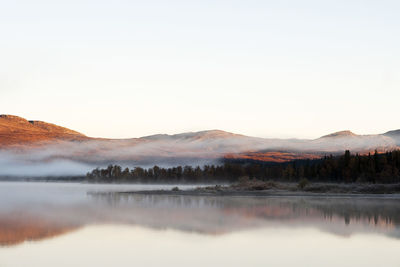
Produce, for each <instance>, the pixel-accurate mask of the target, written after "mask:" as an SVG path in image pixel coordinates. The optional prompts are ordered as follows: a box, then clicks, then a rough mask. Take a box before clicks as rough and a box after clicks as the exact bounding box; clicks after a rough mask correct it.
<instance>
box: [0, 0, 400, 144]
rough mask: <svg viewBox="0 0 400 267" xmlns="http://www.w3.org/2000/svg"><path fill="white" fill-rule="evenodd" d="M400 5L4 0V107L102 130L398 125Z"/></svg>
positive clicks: (307, 132) (265, 133) (291, 133)
mask: <svg viewBox="0 0 400 267" xmlns="http://www.w3.org/2000/svg"><path fill="white" fill-rule="evenodd" d="M399 13H400V2H399V1H389V0H381V1H372V0H364V1H361V0H358V1H355V0H337V1H321V0H303V1H298V0H282V1H267V0H263V1H261V0H260V1H259V0H247V1H235V0H232V1H225V0H219V1H215V0H214V1H209V0H202V1H188V0H186V1H176V0H170V1H162V0H147V1H134V0H129V1H128V0H126V1H124V0H113V1H104V0H96V1H94V0H79V1H77V0H69V1H54V0H51V1H44V0H36V1H30V0H29V1H28V0H26V1H20V0H15V1H5V0H0V113H2V114H13V115H19V116H22V117H25V118H27V119H32V120H42V121H47V122H51V123H56V124H59V125H62V126H65V127H68V128H71V129H74V130H77V131H80V132H82V133H84V134H86V135H89V136H93V137H110V138H126V137H140V136H145V135H151V134H156V133H168V134H173V133H180V132H187V131H200V130H207V129H221V130H226V131H230V132H235V133H241V134H246V135H252V136H260V137H280V138H291V137H296V138H316V137H319V136H321V135H324V134H328V133H331V132H335V131H340V130H352V131H353V132H355V133H359V134H367V133H371V134H373V133H382V132H386V131H388V130H393V129H399V128H400V121H399V119H398V117H399V116H398V115H399V109H398V105H399V99H400V49H399V47H400V34H399V32H400V16H399V15H398V14H399Z"/></svg>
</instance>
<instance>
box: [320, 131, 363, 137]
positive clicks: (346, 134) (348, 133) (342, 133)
mask: <svg viewBox="0 0 400 267" xmlns="http://www.w3.org/2000/svg"><path fill="white" fill-rule="evenodd" d="M349 136H358V135H357V134H355V133H353V132H351V131H348V130H347V131H340V132H336V133H332V134H328V135H324V136H322V137H321V138H331V137H349Z"/></svg>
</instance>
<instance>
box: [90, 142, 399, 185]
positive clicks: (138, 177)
mask: <svg viewBox="0 0 400 267" xmlns="http://www.w3.org/2000/svg"><path fill="white" fill-rule="evenodd" d="M399 170H400V151H398V150H396V151H392V152H387V153H383V154H379V153H378V152H376V151H375V153H374V154H368V155H359V154H355V155H352V154H351V153H350V151H348V150H347V151H346V152H345V153H344V155H342V156H332V155H330V156H325V157H323V158H321V159H314V160H295V161H291V162H288V163H260V162H249V161H235V160H225V162H224V163H223V164H222V165H217V166H216V165H205V166H203V167H200V166H197V167H192V166H183V167H182V166H177V167H173V168H161V167H158V166H154V167H152V168H147V169H145V168H141V167H135V168H133V169H129V168H125V169H122V168H121V166H118V165H110V166H108V167H107V168H105V169H99V168H97V169H94V170H93V171H91V172H90V173H88V174H87V179H88V181H90V182H132V183H136V182H138V183H165V182H169V183H208V182H214V181H219V182H235V181H237V180H238V179H239V177H242V176H248V177H249V178H256V179H259V180H277V181H288V182H297V181H299V180H301V179H302V178H307V179H308V180H310V181H314V182H340V183H342V182H344V183H353V182H360V183H400V171H399Z"/></svg>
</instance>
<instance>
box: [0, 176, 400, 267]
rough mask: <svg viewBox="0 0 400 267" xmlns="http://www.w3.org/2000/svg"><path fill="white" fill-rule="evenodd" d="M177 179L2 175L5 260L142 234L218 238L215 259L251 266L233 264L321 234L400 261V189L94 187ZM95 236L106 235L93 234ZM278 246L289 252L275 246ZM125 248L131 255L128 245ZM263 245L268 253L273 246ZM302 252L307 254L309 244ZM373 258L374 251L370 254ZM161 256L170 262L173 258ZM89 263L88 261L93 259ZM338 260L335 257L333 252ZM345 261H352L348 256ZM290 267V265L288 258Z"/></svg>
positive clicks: (200, 240)
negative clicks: (105, 181) (169, 192)
mask: <svg viewBox="0 0 400 267" xmlns="http://www.w3.org/2000/svg"><path fill="white" fill-rule="evenodd" d="M127 187H129V188H127ZM169 187H171V186H165V187H162V186H147V188H143V186H140V188H139V186H137V185H129V186H124V185H118V186H111V185H87V184H86V185H82V184H64V183H52V184H50V183H47V184H46V183H0V245H2V246H3V247H2V248H1V247H0V266H19V265H23V262H21V261H20V259H18V260H17V258H15V257H13V256H12V255H14V254H13V253H17V252H18V251H19V252H20V253H24V254H29V253H33V254H32V258H29V260H30V261H31V264H30V266H32V263H35V259H36V258H35V254H34V251H35V250H36V249H38V247H41V248H42V247H43V248H42V249H48V250H51V251H53V253H54V255H56V254H57V253H58V252H57V251H54V250H55V249H56V248H57V246H59V247H60V248H59V249H68V250H70V249H72V248H73V247H80V246H81V245H82V244H85V243H87V242H89V243H91V242H92V243H91V245H92V246H93V245H96V246H98V245H99V244H103V245H105V244H104V242H114V243H113V245H112V246H111V248H110V249H112V247H115V249H117V248H118V249H119V250H122V251H125V250H126V248H124V245H129V246H132V247H135V246H137V243H136V242H138V241H139V240H140V242H148V244H149V246H157V245H156V244H158V243H160V242H161V243H162V242H165V244H169V243H170V244H171V245H172V244H175V245H176V246H178V247H179V248H181V249H182V250H184V251H185V252H186V253H187V254H191V253H195V251H194V250H196V249H203V250H207V248H206V247H202V245H205V244H207V245H208V246H211V247H212V246H215V250H212V251H210V253H218V255H219V256H215V255H214V256H213V257H212V258H213V260H214V261H215V262H213V264H215V266H218V265H216V263H217V262H218V259H219V260H221V262H220V264H227V262H229V259H222V258H223V257H225V258H226V257H228V254H229V255H230V256H229V257H233V258H235V257H239V258H240V257H241V259H242V260H243V261H245V262H242V265H239V263H240V261H233V262H231V263H230V264H233V265H236V266H243V264H244V265H247V266H256V265H257V264H260V266H263V264H264V265H265V264H266V263H270V264H271V263H273V260H278V259H272V258H265V257H264V258H263V257H259V255H258V254H257V255H253V252H255V251H258V250H260V245H261V244H262V245H263V246H264V247H265V248H267V247H268V248H269V249H272V250H275V254H274V256H275V257H276V256H277V255H279V254H280V253H281V254H282V253H284V252H285V251H284V250H286V249H289V248H290V246H291V245H290V244H288V243H285V242H291V241H290V240H293V241H294V240H297V241H296V242H298V243H299V244H300V243H304V245H307V246H313V245H315V244H314V243H315V242H316V241H315V240H320V241H318V242H323V243H321V244H320V246H322V247H318V246H316V249H318V248H319V250H321V249H323V248H324V246H326V249H328V248H330V249H332V250H333V251H337V250H338V251H340V249H342V248H344V247H347V248H348V249H349V250H353V251H354V256H353V257H354V259H353V260H350V259H349V261H348V263H349V264H350V263H360V262H362V261H361V259H358V258H356V256H355V255H356V254H357V253H356V252H357V249H359V248H358V247H357V246H358V245H359V246H361V247H362V246H364V248H365V249H366V250H367V249H368V246H369V245H371V246H372V247H375V256H376V257H377V259H376V260H378V259H379V260H380V261H381V262H382V263H386V266H400V260H397V258H396V257H394V258H390V257H391V256H393V255H392V254H391V251H392V249H393V250H394V249H400V239H399V238H400V199H399V198H397V197H386V198H315V197H285V198H283V197H270V198H264V197H205V196H193V197H190V196H162V195H137V194H117V193H101V194H97V193H94V194H93V193H92V192H110V191H113V192H116V191H120V190H121V189H124V190H133V189H150V188H153V189H156V188H169ZM93 236H95V239H96V240H97V242H99V243H96V242H94V239H93ZM117 237H119V238H120V239H118V238H117ZM124 237H126V238H127V240H125V239H124ZM115 238H117V239H115ZM121 238H122V239H121ZM109 239H111V241H110V240H109ZM231 239H232V240H231ZM144 240H145V241H144ZM24 241H35V242H24ZM93 242H94V243H93ZM125 242H128V243H129V244H125ZM232 242H239V243H240V244H233V243H232ZM271 242H274V244H275V245H274V244H271ZM325 242H328V243H329V244H328V243H325ZM335 242H336V243H335ZM357 242H360V243H357ZM356 243H357V244H358V245H357V246H356V245H355V244H356ZM108 245H109V244H108V243H107V246H108ZM336 246H337V247H336ZM382 246H384V247H382ZM230 247H232V248H231V250H232V251H235V249H236V250H240V247H242V250H241V253H242V254H240V255H236V254H230V252H229V251H226V250H228V248H230ZM372 247H371V249H372ZM279 248H280V249H281V250H282V251H276V250H279ZM297 248H298V247H297ZM103 249H105V248H103ZM136 249H137V250H141V251H142V253H144V254H146V253H147V254H148V255H152V254H153V251H152V249H150V248H149V247H148V248H147V250H146V249H145V248H143V247H140V248H136ZM159 249H161V248H159ZM293 249H294V248H293ZM298 249H300V248H298ZM302 249H306V248H302ZM164 250H166V251H167V252H168V251H169V252H170V254H169V256H168V253H167V255H165V257H167V258H169V259H170V260H173V258H174V257H173V255H175V254H174V252H172V251H170V250H169V248H168V246H167V247H165V248H163V251H164ZM381 250H382V251H381ZM166 251H164V252H166ZM263 251H264V250H263ZM399 251H400V250H399ZM126 252H127V253H128V254H129V251H126ZM164 252H161V251H157V253H164ZM289 252H290V253H295V252H293V251H289ZM320 252H321V251H320ZM365 252H366V251H365ZM76 253H78V252H76ZM113 253H115V252H113ZM197 253H200V252H199V251H197ZM227 253H228V254H227ZM238 253H240V251H238ZM260 253H261V255H264V254H265V251H264V252H261V251H260ZM263 253H264V254H263ZM302 253H305V254H307V251H303V252H302ZM343 253H345V251H343ZM377 253H378V254H379V253H381V255H380V254H379V255H378V254H377ZM200 254H201V256H202V257H205V259H203V260H206V259H207V258H208V257H207V255H204V253H200ZM200 254H199V255H200ZM225 254H226V255H225ZM87 255H90V253H89V252H88V254H87ZM194 255H195V254H194ZM125 256H126V255H125V254H123V253H122V255H119V257H121V258H124V257H125ZM175 256H176V255H175ZM270 256H271V255H270ZM394 256H395V255H394ZM3 257H4V258H7V257H8V258H7V259H8V261H7V264H6V265H4V264H3V265H2V261H1V259H2V258H3ZM59 257H61V256H59ZM88 257H89V256H88ZM93 257H94V255H93ZM97 257H100V258H102V257H103V255H101V254H97ZM107 257H109V256H107ZM176 257H178V256H176ZM247 257H252V258H247ZM299 257H301V255H299ZM326 257H328V256H326ZM357 257H361V256H357ZM381 257H385V258H381ZM388 257H389V258H388ZM89 258H90V257H89ZM220 258H221V259H220ZM365 258H368V257H367V256H365V254H364V259H365ZM161 259H162V258H160V259H159V260H161ZM374 259H375V258H374ZM90 260H93V259H90ZM114 260H116V259H115V258H114ZM125 260H126V259H125ZM137 260H139V259H137ZM140 260H142V261H143V263H146V266H149V265H151V264H150V262H148V261H147V262H146V258H141V259H140ZM162 260H163V262H165V263H166V264H167V263H168V261H167V260H166V259H162ZM251 260H254V261H253V263H254V264H250V263H251ZM322 260H323V259H321V258H318V257H317V258H316V259H308V261H307V265H308V266H312V265H313V264H312V263H315V265H314V266H322V265H321V264H322V263H323V262H324V261H322ZM249 261H250V263H249ZM65 262H66V263H67V262H68V261H65ZM83 262H84V261H82V264H81V266H85V265H84V264H83ZM172 262H173V261H172ZM199 262H202V261H201V260H200V261H199ZM373 262H374V261H373V260H372V259H369V261H367V262H365V264H367V265H369V266H373V265H372V263H373ZM92 263H93V264H94V263H96V264H99V265H100V266H110V265H107V264H105V261H104V260H103V261H101V260H99V262H90V261H89V262H88V264H89V265H90V264H92ZM128 263H129V261H128V262H125V264H123V263H121V264H120V265H127V266H131V265H129V264H128ZM161 263H162V262H160V261H158V263H157V262H153V263H152V264H153V265H154V266H160V265H161ZM293 263H294V262H293ZM325 263H326V262H325ZM332 263H335V260H334V259H333V262H332ZM336 263H340V265H342V266H343V265H344V263H345V262H342V261H339V262H337V261H336ZM18 264H19V265H18ZM48 264H50V263H48ZM69 264H73V263H72V262H69ZM74 264H75V263H74ZM171 264H172V263H171ZM182 264H183V263H182ZM186 264H188V263H186ZM203 264H207V265H210V262H207V261H204V262H203ZM286 264H289V263H287V262H286ZM390 264H392V265H390ZM56 265H57V264H56ZM75 265H76V264H75ZM190 265H192V266H193V265H194V264H190ZM276 265H279V264H276ZM276 265H275V266H276ZM323 265H324V266H326V265H327V264H323ZM334 265H335V264H333V265H332V266H334ZM336 265H337V264H336ZM49 266H50V265H49ZM53 266H54V265H53ZM65 266H68V265H65ZM86 266H87V265H86ZM138 266H143V265H138ZM186 266H187V265H186ZM199 266H201V265H199ZM203 266H204V265H203ZM219 266H221V265H219ZM282 266H287V265H285V264H283V263H282ZM349 266H354V265H349Z"/></svg>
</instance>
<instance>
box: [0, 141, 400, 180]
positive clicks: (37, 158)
mask: <svg viewBox="0 0 400 267" xmlns="http://www.w3.org/2000/svg"><path fill="white" fill-rule="evenodd" d="M398 148H399V147H398V146H397V143H396V140H394V139H393V138H391V137H388V136H382V135H351V136H338V137H322V138H318V139H315V140H300V139H263V138H254V137H248V136H240V135H226V134H225V135H223V136H222V137H221V136H217V137H215V136H211V137H210V136H198V135H177V136H157V138H156V137H152V138H139V139H122V140H108V139H103V140H88V141H72V142H68V141H63V142H58V143H53V144H47V145H41V146H39V147H34V148H32V147H30V148H22V149H21V148H19V149H8V150H4V149H3V150H0V176H29V177H37V176H77V175H85V174H86V173H87V172H88V171H90V170H92V169H94V168H96V167H105V166H107V165H109V164H118V165H120V166H122V167H130V168H132V167H136V166H140V167H144V168H147V167H152V166H154V165H158V166H160V167H171V166H177V165H192V166H197V165H200V166H202V165H204V164H215V165H218V164H219V163H220V159H221V158H223V157H224V156H225V155H227V154H236V153H247V152H257V151H287V152H295V153H314V154H315V155H320V156H323V155H326V154H336V153H343V151H344V150H346V149H349V150H351V151H352V152H361V153H365V152H368V151H373V150H375V149H378V150H379V151H389V150H395V149H398Z"/></svg>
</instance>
